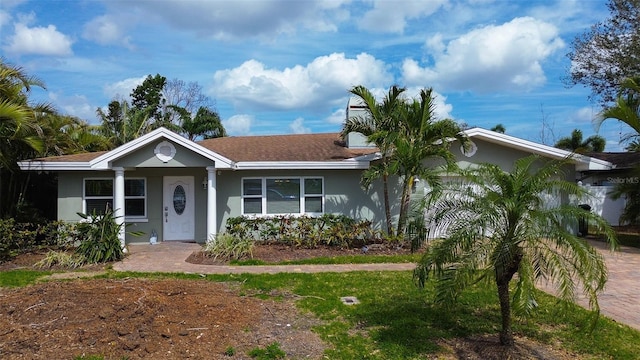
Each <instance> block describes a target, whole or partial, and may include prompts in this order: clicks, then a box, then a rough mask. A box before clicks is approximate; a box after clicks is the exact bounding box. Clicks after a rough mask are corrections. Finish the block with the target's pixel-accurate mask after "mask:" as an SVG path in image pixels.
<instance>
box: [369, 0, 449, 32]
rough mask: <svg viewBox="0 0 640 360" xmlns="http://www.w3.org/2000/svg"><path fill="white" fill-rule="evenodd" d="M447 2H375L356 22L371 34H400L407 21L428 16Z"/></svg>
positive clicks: (441, 0)
mask: <svg viewBox="0 0 640 360" xmlns="http://www.w3.org/2000/svg"><path fill="white" fill-rule="evenodd" d="M447 2H448V0H430V1H404V2H402V3H401V4H399V3H397V2H395V1H389V0H376V1H374V2H373V9H371V10H369V11H367V12H366V13H365V14H364V16H363V17H362V19H360V20H359V21H358V26H359V27H360V28H361V29H364V30H368V31H373V32H395V33H401V32H403V31H404V28H405V27H406V26H407V20H408V19H415V18H418V17H423V16H428V15H431V14H433V13H434V12H436V11H437V10H438V9H440V7H442V6H443V5H445V4H446V3H447Z"/></svg>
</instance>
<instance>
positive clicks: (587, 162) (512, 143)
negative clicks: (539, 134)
mask: <svg viewBox="0 0 640 360" xmlns="http://www.w3.org/2000/svg"><path fill="white" fill-rule="evenodd" d="M464 132H465V134H467V136H468V137H470V138H479V139H483V140H486V141H488V142H492V143H494V144H499V145H504V146H507V147H511V148H515V149H520V150H523V151H527V152H531V153H534V154H537V155H545V156H549V157H552V158H555V159H558V160H560V159H566V158H569V159H572V160H574V161H575V162H576V169H577V170H580V169H581V168H583V167H586V168H585V169H587V168H588V169H589V170H608V169H611V168H613V164H611V163H610V162H608V161H604V160H600V159H595V158H591V157H588V156H584V155H580V154H575V153H572V152H570V151H567V150H562V149H558V148H555V147H552V146H547V145H544V144H539V143H535V142H533V141H528V140H524V139H520V138H517V137H514V136H510V135H505V134H502V133H498V132H495V131H491V130H486V129H481V128H473V129H469V130H465V131H464Z"/></svg>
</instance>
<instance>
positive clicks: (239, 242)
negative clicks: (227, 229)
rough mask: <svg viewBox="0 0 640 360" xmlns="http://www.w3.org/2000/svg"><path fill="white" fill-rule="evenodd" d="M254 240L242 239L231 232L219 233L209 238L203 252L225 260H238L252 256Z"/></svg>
mask: <svg viewBox="0 0 640 360" xmlns="http://www.w3.org/2000/svg"><path fill="white" fill-rule="evenodd" d="M253 245H254V241H253V240H250V239H243V238H239V237H236V236H233V235H231V234H219V235H218V236H216V237H215V238H211V239H209V241H207V243H206V244H205V246H204V250H203V251H204V253H205V254H206V255H208V256H212V257H213V258H214V259H217V258H218V257H220V258H222V259H227V260H240V259H243V258H246V257H249V258H253Z"/></svg>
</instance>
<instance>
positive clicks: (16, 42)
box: [5, 23, 73, 56]
mask: <svg viewBox="0 0 640 360" xmlns="http://www.w3.org/2000/svg"><path fill="white" fill-rule="evenodd" d="M14 29H15V32H14V34H13V35H12V36H10V37H9V45H8V46H6V47H5V50H6V51H7V52H10V53H14V54H18V55H21V54H36V55H53V56H69V55H73V51H72V50H71V45H72V44H73V41H72V40H71V39H70V38H69V37H67V36H66V35H64V34H63V33H61V32H59V31H58V30H57V29H56V27H55V26H54V25H49V26H47V27H32V28H30V27H28V26H27V25H25V24H23V23H17V24H15V26H14Z"/></svg>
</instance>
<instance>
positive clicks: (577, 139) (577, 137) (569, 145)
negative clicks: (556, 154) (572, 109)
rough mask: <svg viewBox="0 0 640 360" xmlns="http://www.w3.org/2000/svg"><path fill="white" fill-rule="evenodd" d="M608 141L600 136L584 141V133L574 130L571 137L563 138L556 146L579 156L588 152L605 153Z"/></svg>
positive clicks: (590, 137)
mask: <svg viewBox="0 0 640 360" xmlns="http://www.w3.org/2000/svg"><path fill="white" fill-rule="evenodd" d="M606 144H607V140H606V139H605V138H603V137H602V136H600V135H592V136H589V137H588V138H587V139H586V140H584V141H583V140H582V131H581V130H579V129H574V130H573V131H572V132H571V136H570V137H563V138H560V140H558V142H556V144H555V145H554V146H555V147H557V148H558V149H563V150H569V151H573V152H576V153H578V154H584V153H588V152H603V151H604V147H605V145H606Z"/></svg>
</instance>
